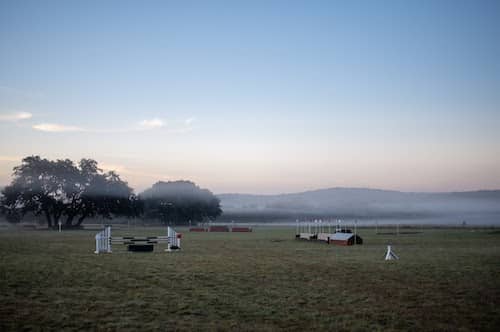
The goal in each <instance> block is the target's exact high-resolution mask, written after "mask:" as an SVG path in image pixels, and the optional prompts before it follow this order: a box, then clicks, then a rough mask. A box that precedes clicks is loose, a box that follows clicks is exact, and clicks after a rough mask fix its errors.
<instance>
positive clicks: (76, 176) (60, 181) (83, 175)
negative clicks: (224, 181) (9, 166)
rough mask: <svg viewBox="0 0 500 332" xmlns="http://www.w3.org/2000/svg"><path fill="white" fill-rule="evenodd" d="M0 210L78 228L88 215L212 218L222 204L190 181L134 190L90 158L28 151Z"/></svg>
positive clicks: (1, 197)
mask: <svg viewBox="0 0 500 332" xmlns="http://www.w3.org/2000/svg"><path fill="white" fill-rule="evenodd" d="M0 213H1V214H2V215H4V217H5V218H6V219H7V221H9V222H12V223H17V222H20V221H21V220H22V219H23V217H25V216H26V214H28V213H31V214H33V215H35V216H42V217H43V219H44V220H45V222H46V224H47V226H48V227H49V228H56V227H58V225H59V223H61V224H62V226H63V227H64V228H78V227H81V225H82V223H83V222H84V220H86V219H88V218H94V217H102V218H106V219H112V218H114V217H127V218H138V217H142V218H147V219H156V220H159V221H161V222H162V223H164V224H187V223H189V222H190V221H192V222H200V221H205V220H214V219H216V218H217V217H218V216H220V215H221V214H222V209H221V207H220V200H219V199H218V198H217V197H216V196H215V195H213V194H212V193H211V192H210V191H209V190H207V189H201V188H199V187H198V186H197V185H196V184H194V183H193V182H191V181H169V182H161V181H160V182H157V183H156V184H154V185H153V186H152V187H151V188H149V189H147V190H145V191H144V192H143V193H141V194H135V193H134V191H133V189H132V188H131V187H129V186H128V184H127V182H125V181H124V180H122V179H121V178H120V175H119V174H118V173H117V172H115V171H109V172H104V171H103V170H102V169H100V168H99V167H98V163H97V161H95V160H93V159H81V160H80V162H78V163H74V162H73V161H71V160H70V159H58V160H54V161H53V160H48V159H45V158H41V157H40V156H29V157H26V158H24V159H23V160H22V163H21V165H19V166H16V167H14V170H13V179H12V182H11V184H10V185H8V186H6V187H5V188H3V190H2V191H1V193H0Z"/></svg>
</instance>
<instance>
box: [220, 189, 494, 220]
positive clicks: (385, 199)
mask: <svg viewBox="0 0 500 332" xmlns="http://www.w3.org/2000/svg"><path fill="white" fill-rule="evenodd" d="M218 197H219V198H220V200H221V205H222V209H223V210H224V213H225V214H227V215H235V214H238V215H245V214H247V215H248V214H253V215H255V214H260V215H279V216H283V217H300V216H337V217H359V218H374V217H380V218H423V217H436V216H454V215H460V216H463V215H470V214H488V215H498V216H500V190H482V191H466V192H444V193H421V192H400V191H392V190H379V189H366V188H330V189H320V190H313V191H306V192H300V193H292V194H279V195H250V194H220V195H218Z"/></svg>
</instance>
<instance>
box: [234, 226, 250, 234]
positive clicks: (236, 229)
mask: <svg viewBox="0 0 500 332" xmlns="http://www.w3.org/2000/svg"><path fill="white" fill-rule="evenodd" d="M231 231H232V232H240V233H247V232H252V228H250V227H233V228H232V230H231Z"/></svg>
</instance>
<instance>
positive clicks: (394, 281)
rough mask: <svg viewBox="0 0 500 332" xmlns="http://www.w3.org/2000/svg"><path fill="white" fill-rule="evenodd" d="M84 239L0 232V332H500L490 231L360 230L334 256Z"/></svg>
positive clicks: (496, 242)
mask: <svg viewBox="0 0 500 332" xmlns="http://www.w3.org/2000/svg"><path fill="white" fill-rule="evenodd" d="M163 232H165V230H164V229H159V228H151V229H144V228H141V229H134V230H131V231H126V230H121V231H118V230H117V231H114V235H124V234H134V235H145V234H150V235H160V234H162V233H163ZM95 233H96V232H95V231H73V232H71V231H68V232H63V233H60V234H59V233H55V232H52V231H34V230H32V231H18V232H14V231H11V230H3V231H0V330H2V331H13V330H40V329H43V330H82V329H83V330H95V329H98V330H120V331H123V330H150V329H151V330H154V329H158V330H216V329H217V330H259V331H260V330H304V329H305V330H316V329H319V330H359V331H366V330H384V331H390V330H413V331H422V330H427V331H430V330H432V331H435V330H448V331H468V330H485V331H487V330H490V331H494V330H496V331H498V330H499V329H500V307H499V306H500V231H498V230H493V229H482V230H481V229H476V230H471V229H425V230H424V233H423V234H410V235H399V236H394V235H376V234H375V232H374V230H371V229H362V230H360V231H359V234H360V235H361V236H362V237H363V239H364V241H365V244H364V245H361V246H355V247H338V246H333V245H326V244H322V243H311V242H306V241H304V242H302V241H296V240H294V230H293V229H267V228H259V229H257V230H256V231H255V232H254V233H249V234H244V233H240V234H238V233H234V234H233V233H206V234H204V233H184V237H183V243H182V245H183V250H182V252H178V253H163V252H161V251H156V252H154V253H127V252H125V251H123V250H115V252H114V253H113V254H102V255H95V254H93V250H94V240H93V238H94V235H95ZM389 243H390V244H392V245H393V247H394V250H395V252H396V253H397V254H398V255H399V256H400V258H401V259H400V260H399V261H387V262H386V261H384V260H383V257H384V253H385V248H386V245H387V244H389ZM114 248H117V249H118V248H120V247H114Z"/></svg>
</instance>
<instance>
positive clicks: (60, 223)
mask: <svg viewBox="0 0 500 332" xmlns="http://www.w3.org/2000/svg"><path fill="white" fill-rule="evenodd" d="M58 224H59V233H61V225H62V222H61V220H59V222H58Z"/></svg>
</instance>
